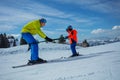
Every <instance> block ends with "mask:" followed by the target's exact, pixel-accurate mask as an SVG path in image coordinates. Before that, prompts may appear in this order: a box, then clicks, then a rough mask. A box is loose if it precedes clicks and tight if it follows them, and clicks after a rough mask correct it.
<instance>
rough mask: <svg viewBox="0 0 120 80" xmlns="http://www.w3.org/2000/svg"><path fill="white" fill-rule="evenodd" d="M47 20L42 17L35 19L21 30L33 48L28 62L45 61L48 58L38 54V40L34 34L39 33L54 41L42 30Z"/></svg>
mask: <svg viewBox="0 0 120 80" xmlns="http://www.w3.org/2000/svg"><path fill="white" fill-rule="evenodd" d="M46 22H47V20H46V19H44V18H41V19H39V20H33V21H30V22H29V23H27V24H26V25H25V26H24V27H23V28H22V30H21V34H22V37H23V39H24V40H25V41H26V42H27V43H28V44H29V45H30V48H31V58H30V60H29V61H28V64H37V63H44V62H46V60H43V59H41V58H39V56H38V55H39V54H38V42H37V41H36V40H35V38H34V37H33V35H35V34H38V35H39V36H40V37H41V38H44V39H46V40H47V41H49V42H52V41H53V39H51V38H49V37H47V36H46V35H45V33H44V32H43V31H42V30H41V28H42V27H44V26H45V24H46Z"/></svg>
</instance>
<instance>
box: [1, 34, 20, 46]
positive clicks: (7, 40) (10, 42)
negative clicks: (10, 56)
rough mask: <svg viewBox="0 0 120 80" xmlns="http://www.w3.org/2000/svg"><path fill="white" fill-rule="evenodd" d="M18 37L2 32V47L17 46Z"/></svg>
mask: <svg viewBox="0 0 120 80" xmlns="http://www.w3.org/2000/svg"><path fill="white" fill-rule="evenodd" d="M17 42H18V39H15V37H14V36H7V35H6V33H4V34H2V33H1V34H0V48H9V47H13V46H17Z"/></svg>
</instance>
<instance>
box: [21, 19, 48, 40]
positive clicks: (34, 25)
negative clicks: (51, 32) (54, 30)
mask: <svg viewBox="0 0 120 80" xmlns="http://www.w3.org/2000/svg"><path fill="white" fill-rule="evenodd" d="M21 33H31V34H32V35H36V34H38V35H39V36H40V37H42V38H45V37H46V35H45V33H43V31H42V30H41V25H40V22H39V20H34V21H31V22H29V23H28V24H26V25H25V26H24V27H23V29H22V30H21Z"/></svg>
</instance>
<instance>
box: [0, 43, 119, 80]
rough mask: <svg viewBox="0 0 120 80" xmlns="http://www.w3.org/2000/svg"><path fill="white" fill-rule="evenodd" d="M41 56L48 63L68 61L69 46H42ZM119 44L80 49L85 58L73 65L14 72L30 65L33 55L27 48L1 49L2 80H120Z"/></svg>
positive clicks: (33, 68) (51, 65)
mask: <svg viewBox="0 0 120 80" xmlns="http://www.w3.org/2000/svg"><path fill="white" fill-rule="evenodd" d="M39 47H40V49H39V56H40V57H41V58H43V59H46V60H51V59H57V58H60V57H68V56H70V55H71V52H70V48H69V45H64V44H53V43H48V44H46V43H42V44H39ZM119 47H120V42H116V43H111V44H106V45H100V46H93V47H88V48H81V47H77V51H78V52H79V53H80V54H82V55H84V56H85V57H83V58H76V59H74V60H70V61H62V62H55V63H47V64H40V65H34V66H29V67H23V68H17V69H13V68H12V66H14V65H20V64H25V63H27V61H28V59H29V56H30V54H29V53H30V52H27V51H26V50H27V46H26V45H25V46H17V47H12V48H7V49H4V48H2V49H0V64H1V65H0V80H120V77H119V74H120V69H119V68H120V49H119Z"/></svg>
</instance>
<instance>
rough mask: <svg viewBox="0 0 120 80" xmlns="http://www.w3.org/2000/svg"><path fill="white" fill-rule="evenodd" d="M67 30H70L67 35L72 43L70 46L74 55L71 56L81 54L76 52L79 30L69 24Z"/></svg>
mask: <svg viewBox="0 0 120 80" xmlns="http://www.w3.org/2000/svg"><path fill="white" fill-rule="evenodd" d="M66 31H67V32H68V36H66V39H67V38H68V39H69V43H70V48H71V51H72V55H71V56H70V57H74V56H79V54H78V53H77V52H76V49H75V47H76V44H77V41H78V39H77V31H76V30H75V29H73V28H72V26H71V25H69V26H68V27H67V29H66Z"/></svg>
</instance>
